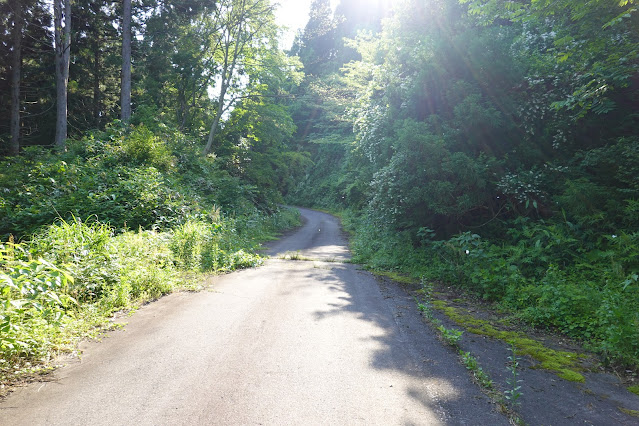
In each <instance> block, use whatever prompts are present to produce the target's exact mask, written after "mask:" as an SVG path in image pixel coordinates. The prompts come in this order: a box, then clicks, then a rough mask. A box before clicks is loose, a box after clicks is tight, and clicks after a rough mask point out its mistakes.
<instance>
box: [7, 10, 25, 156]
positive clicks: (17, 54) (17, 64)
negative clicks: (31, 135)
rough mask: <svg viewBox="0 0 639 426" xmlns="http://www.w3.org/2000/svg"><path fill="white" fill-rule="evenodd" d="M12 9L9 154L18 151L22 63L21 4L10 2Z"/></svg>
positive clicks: (15, 153) (14, 153)
mask: <svg viewBox="0 0 639 426" xmlns="http://www.w3.org/2000/svg"><path fill="white" fill-rule="evenodd" d="M11 8H12V9H13V14H14V15H13V54H12V55H11V125H10V126H11V142H10V144H9V155H18V154H19V153H20V74H21V65H22V25H23V22H22V19H23V13H22V4H21V3H20V1H19V0H13V1H12V2H11Z"/></svg>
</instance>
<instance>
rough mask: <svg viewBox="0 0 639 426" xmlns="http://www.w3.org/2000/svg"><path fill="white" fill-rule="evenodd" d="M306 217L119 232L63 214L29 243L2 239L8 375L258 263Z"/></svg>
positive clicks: (0, 304) (0, 289) (0, 350)
mask: <svg viewBox="0 0 639 426" xmlns="http://www.w3.org/2000/svg"><path fill="white" fill-rule="evenodd" d="M298 223H299V213H298V212H297V211H296V210H288V209H283V210H282V211H281V212H279V213H277V214H274V215H271V216H266V215H263V214H259V213H258V212H254V213H252V214H250V215H248V216H241V217H236V218H231V217H224V216H223V215H221V214H220V213H219V212H218V213H217V214H215V215H212V216H211V215H208V216H202V217H199V218H197V217H193V218H190V219H188V220H187V221H186V222H185V223H184V224H182V225H180V226H178V227H177V228H175V229H174V230H170V231H164V232H159V231H157V230H142V229H140V230H137V231H126V232H122V233H120V234H118V235H115V234H114V232H113V229H112V228H110V227H109V226H107V225H105V224H103V223H100V222H97V221H95V220H89V221H82V220H80V219H77V218H74V220H72V221H68V222H67V221H63V220H59V221H58V222H57V223H55V224H53V225H50V226H48V227H46V228H45V229H43V230H42V231H41V232H39V233H38V234H36V235H35V236H34V237H33V238H32V239H31V240H30V241H29V242H27V243H23V244H15V243H13V242H8V243H5V244H1V245H0V382H2V383H4V382H7V381H9V380H11V378H13V377H15V376H16V375H19V374H22V373H24V372H25V371H30V370H31V369H32V368H33V367H34V366H38V365H46V364H47V363H48V362H50V361H51V360H52V359H53V358H54V357H55V355H56V354H57V353H59V352H61V351H62V352H64V351H70V350H73V349H74V347H75V345H76V343H77V341H78V339H80V338H82V337H83V336H87V335H92V334H95V332H96V330H99V328H100V327H104V326H105V325H108V324H109V319H110V318H111V317H112V314H113V312H115V311H118V310H122V309H132V308H135V307H137V306H139V305H140V304H142V303H145V302H148V301H151V300H154V299H157V298H158V297H161V296H162V295H165V294H167V293H170V292H172V291H175V290H176V289H189V290H191V289H195V288H198V285H199V284H198V282H199V281H202V274H204V273H210V272H217V271H232V270H235V269H239V268H246V267H253V266H257V265H259V264H261V263H262V261H263V259H262V258H261V257H260V256H259V255H258V254H256V250H257V249H259V248H260V242H261V241H264V240H267V239H270V238H273V236H274V234H275V232H276V231H277V230H278V229H281V228H284V227H290V226H294V225H296V224H298Z"/></svg>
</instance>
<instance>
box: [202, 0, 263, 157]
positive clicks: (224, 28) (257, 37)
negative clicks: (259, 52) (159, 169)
mask: <svg viewBox="0 0 639 426" xmlns="http://www.w3.org/2000/svg"><path fill="white" fill-rule="evenodd" d="M273 11H274V6H273V5H271V3H270V2H269V1H268V0H222V1H220V2H219V4H218V7H217V9H216V11H215V14H214V16H213V17H212V23H211V24H212V25H213V27H214V28H216V30H217V31H216V33H215V34H214V35H213V37H212V42H211V45H212V46H213V47H212V49H211V53H212V55H213V58H214V59H215V60H216V65H217V67H219V74H218V82H219V93H218V94H217V107H216V111H215V113H214V117H213V123H212V124H211V128H210V131H209V137H208V140H207V143H206V146H205V148H204V151H203V154H204V155H208V154H210V153H211V152H212V149H213V141H214V140H215V135H216V134H217V132H218V126H219V124H220V120H221V118H222V116H223V115H224V113H226V112H227V111H229V109H230V108H232V107H233V106H234V105H235V103H236V102H237V100H239V99H240V98H241V97H242V96H243V93H242V89H243V86H244V82H243V81H242V80H243V78H244V74H245V65H246V64H245V63H244V62H245V61H247V60H250V59H251V56H252V55H253V54H254V51H255V49H257V47H258V46H259V45H261V44H264V43H268V42H269V41H271V40H272V39H273V38H274V35H275V27H274V23H273V19H274V18H273ZM229 94H230V95H231V98H230V99H229V98H227V95H229Z"/></svg>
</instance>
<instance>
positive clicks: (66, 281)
mask: <svg viewBox="0 0 639 426" xmlns="http://www.w3.org/2000/svg"><path fill="white" fill-rule="evenodd" d="M73 282H74V280H73V278H72V276H71V274H70V273H69V271H66V270H64V269H60V268H58V267H56V266H54V265H53V264H52V263H50V262H47V261H46V260H44V259H41V258H40V259H37V260H35V259H33V258H32V257H31V253H29V252H28V251H27V250H26V249H25V248H24V247H23V246H21V245H15V244H13V243H8V244H0V332H1V333H0V354H1V355H2V358H4V361H5V362H7V361H8V362H15V361H16V359H17V358H18V357H30V356H40V355H42V353H43V352H45V351H46V349H47V346H48V342H46V341H44V342H38V341H37V337H36V336H35V335H34V334H36V333H34V331H36V332H37V331H40V330H38V329H39V328H40V329H44V330H47V329H51V328H53V327H55V326H60V325H61V324H62V323H63V322H64V320H65V311H66V310H67V309H68V308H71V307H72V306H73V305H75V303H76V301H75V300H74V299H73V298H72V297H71V296H70V295H69V294H67V292H66V289H67V287H68V285H70V284H73ZM3 367H6V366H4V365H0V368H3Z"/></svg>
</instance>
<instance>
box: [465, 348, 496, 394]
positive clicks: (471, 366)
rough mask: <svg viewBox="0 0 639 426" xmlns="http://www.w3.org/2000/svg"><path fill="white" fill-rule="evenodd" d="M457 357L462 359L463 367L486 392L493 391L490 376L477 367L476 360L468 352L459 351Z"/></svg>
mask: <svg viewBox="0 0 639 426" xmlns="http://www.w3.org/2000/svg"><path fill="white" fill-rule="evenodd" d="M459 356H460V357H461V359H462V363H463V364H464V366H465V367H466V368H467V369H468V370H470V372H471V373H472V374H473V377H474V378H475V380H476V381H477V383H478V384H479V386H481V387H482V388H485V389H487V390H493V389H494V384H493V381H492V379H491V378H490V376H489V375H488V374H487V373H486V372H485V371H484V370H483V369H482V368H481V367H480V366H479V364H478V363H477V358H475V357H474V356H473V355H472V354H471V353H470V352H464V351H461V350H460V351H459Z"/></svg>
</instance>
